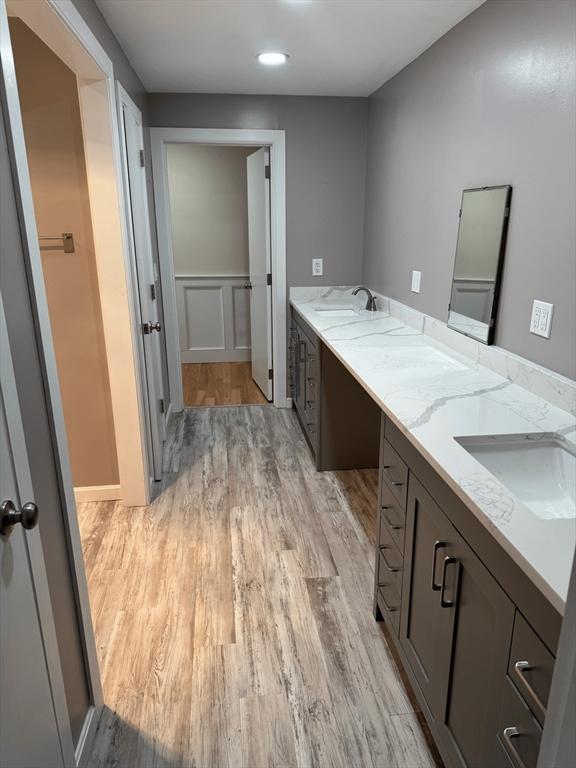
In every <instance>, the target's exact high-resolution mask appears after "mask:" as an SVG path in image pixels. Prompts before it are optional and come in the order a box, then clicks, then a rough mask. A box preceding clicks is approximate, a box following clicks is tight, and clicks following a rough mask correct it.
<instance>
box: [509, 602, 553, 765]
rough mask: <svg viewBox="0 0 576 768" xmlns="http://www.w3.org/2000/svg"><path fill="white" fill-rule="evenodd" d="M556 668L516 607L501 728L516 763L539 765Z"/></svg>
mask: <svg viewBox="0 0 576 768" xmlns="http://www.w3.org/2000/svg"><path fill="white" fill-rule="evenodd" d="M553 671H554V656H553V654H552V653H550V651H549V650H548V648H547V647H546V645H545V644H544V643H543V642H542V640H541V639H540V638H539V637H538V635H537V634H536V632H534V630H533V629H532V627H531V626H530V625H529V624H528V622H527V621H526V619H525V618H524V617H523V616H522V614H521V613H520V612H519V611H516V613H515V617H514V630H513V633H512V643H511V647H510V658H509V660H508V671H507V675H506V683H505V686H504V695H503V699H502V710H501V715H500V728H499V738H500V740H501V743H502V746H503V747H504V750H505V752H506V754H507V755H508V756H509V757H510V758H511V760H512V762H513V764H514V765H518V766H520V767H522V766H524V768H535V767H536V763H537V760H538V751H539V749H540V741H541V739H542V728H543V726H544V719H545V717H546V706H547V703H548V694H549V693H550V685H551V683H552V672H553Z"/></svg>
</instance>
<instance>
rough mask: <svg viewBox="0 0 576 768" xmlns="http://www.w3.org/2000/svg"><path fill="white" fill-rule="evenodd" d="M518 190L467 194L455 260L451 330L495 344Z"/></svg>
mask: <svg viewBox="0 0 576 768" xmlns="http://www.w3.org/2000/svg"><path fill="white" fill-rule="evenodd" d="M511 197H512V187H511V186H509V185H506V186H501V187H481V188H479V189H465V190H464V192H463V193H462V205H461V207H460V225H459V227H458V242H457V244H456V258H455V260H454V276H453V278H452V292H451V295H450V304H449V306H448V326H449V327H450V328H453V329H454V330H455V331H459V332H460V333H464V334H466V336H472V338H474V339H477V340H478V341H481V342H483V343H484V344H492V340H493V338H494V327H495V321H496V309H497V306H498V292H499V289H500V278H501V274H502V264H503V261H504V250H505V248H506V233H507V229H508V218H509V215H510V200H511Z"/></svg>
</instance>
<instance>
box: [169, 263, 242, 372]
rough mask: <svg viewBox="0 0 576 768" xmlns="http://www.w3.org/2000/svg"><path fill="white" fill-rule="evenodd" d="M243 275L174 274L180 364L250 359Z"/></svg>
mask: <svg viewBox="0 0 576 768" xmlns="http://www.w3.org/2000/svg"><path fill="white" fill-rule="evenodd" d="M247 284H248V276H247V275H232V276H222V275H176V305H177V313H178V332H179V337H180V355H181V359H182V362H183V363H222V362H241V361H243V360H250V291H249V289H248V288H247V287H246V286H247Z"/></svg>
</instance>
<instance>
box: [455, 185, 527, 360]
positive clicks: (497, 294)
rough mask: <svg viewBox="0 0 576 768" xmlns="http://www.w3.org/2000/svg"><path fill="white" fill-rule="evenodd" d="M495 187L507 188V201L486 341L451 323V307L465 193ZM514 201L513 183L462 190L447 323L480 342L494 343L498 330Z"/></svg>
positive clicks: (458, 331)
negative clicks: (505, 258)
mask: <svg viewBox="0 0 576 768" xmlns="http://www.w3.org/2000/svg"><path fill="white" fill-rule="evenodd" d="M493 189H505V190H506V203H505V208H504V216H503V219H502V231H501V233H500V248H499V252H498V264H497V267H496V276H495V278H494V298H493V299H492V307H491V309H490V322H489V324H488V335H487V337H486V341H484V340H483V339H479V338H478V337H477V336H473V335H472V334H471V333H466V332H465V331H463V330H461V329H460V328H457V327H456V326H454V325H450V307H451V306H452V290H453V287H454V275H455V274H456V256H457V255H458V242H459V240H460V227H461V226H462V208H463V206H464V195H465V194H466V192H482V191H487V190H493ZM511 202H512V185H511V184H497V185H495V186H492V187H471V188H469V189H463V190H462V197H461V200H460V210H459V212H458V233H457V235H456V252H455V254H454V268H453V270H452V281H451V283H450V300H449V302H448V318H447V321H446V325H447V326H448V328H450V329H451V330H453V331H456V332H457V333H461V334H462V335H463V336H467V337H468V338H470V339H474V341H478V342H479V343H480V344H486V345H489V344H493V343H494V333H495V330H496V315H497V313H498V302H499V299H500V288H501V285H502V272H503V269H504V254H505V252H506V241H507V239H508V223H509V221H510V204H511Z"/></svg>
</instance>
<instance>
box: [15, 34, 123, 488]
mask: <svg viewBox="0 0 576 768" xmlns="http://www.w3.org/2000/svg"><path fill="white" fill-rule="evenodd" d="M10 32H11V36H12V46H13V49H14V57H15V63H16V73H17V77H18V86H19V92H20V103H21V108H22V117H23V122H24V133H25V137H26V147H27V150H28V162H29V166H30V176H31V181H32V193H33V196H34V208H35V213H36V221H37V225H38V231H39V234H41V235H54V234H60V233H62V232H73V234H74V240H75V244H76V252H75V253H71V254H69V253H64V252H62V251H43V252H42V265H43V268H44V280H45V283H46V293H47V297H48V307H49V312H50V321H51V325H52V333H53V337H54V347H55V351H56V361H57V365H58V374H59V380H60V388H61V393H62V401H63V407H64V418H65V422H66V432H67V437H68V444H69V449H70V461H71V465H72V476H73V481H74V485H75V486H76V487H78V486H94V485H116V484H117V483H118V461H117V457H116V443H115V437H114V423H113V418H112V403H111V396H110V385H109V380H108V368H107V363H106V354H105V347H104V336H103V327H102V317H101V312H100V297H99V293H98V280H97V273H96V262H95V253H94V243H93V237H92V225H91V219H90V204H89V198H88V184H87V178H86V165H85V158H84V146H83V139H82V126H81V120H80V108H79V102H78V89H77V84H76V76H75V74H74V73H73V72H72V71H71V70H70V69H68V67H66V66H65V65H64V64H63V63H62V61H61V60H60V59H59V58H58V57H57V56H56V55H55V54H54V53H52V51H51V50H50V49H49V48H48V47H47V46H45V45H44V43H43V42H42V41H41V40H40V39H39V38H38V37H36V35H34V33H33V32H31V31H30V30H29V29H28V27H26V25H25V24H24V23H23V22H21V21H20V20H18V19H11V21H10Z"/></svg>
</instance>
